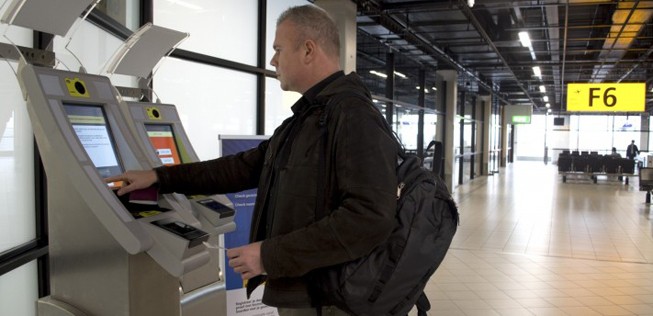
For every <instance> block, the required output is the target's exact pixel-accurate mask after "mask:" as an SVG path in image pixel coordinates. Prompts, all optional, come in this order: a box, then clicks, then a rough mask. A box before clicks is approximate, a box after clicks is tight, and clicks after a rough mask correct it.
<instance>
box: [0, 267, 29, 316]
mask: <svg viewBox="0 0 653 316" xmlns="http://www.w3.org/2000/svg"><path fill="white" fill-rule="evenodd" d="M36 276H37V264H36V261H32V262H30V263H27V264H24V265H22V266H20V267H18V268H16V269H14V270H12V271H11V272H9V273H6V274H3V275H0V315H36V303H35V302H36V300H37V299H38V283H37V280H36Z"/></svg>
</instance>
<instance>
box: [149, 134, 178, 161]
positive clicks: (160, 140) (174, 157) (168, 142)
mask: <svg viewBox="0 0 653 316" xmlns="http://www.w3.org/2000/svg"><path fill="white" fill-rule="evenodd" d="M150 142H151V143H152V146H153V147H154V149H156V152H157V155H158V156H159V158H160V159H161V161H162V162H163V164H164V165H177V164H179V163H181V159H179V153H178V152H177V145H176V144H175V139H174V137H172V136H163V137H159V136H150Z"/></svg>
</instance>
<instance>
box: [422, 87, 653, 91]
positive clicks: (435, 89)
mask: <svg viewBox="0 0 653 316" xmlns="http://www.w3.org/2000/svg"><path fill="white" fill-rule="evenodd" d="M431 89H433V91H438V88H436V87H433V88H431ZM651 92H653V89H651Z"/></svg>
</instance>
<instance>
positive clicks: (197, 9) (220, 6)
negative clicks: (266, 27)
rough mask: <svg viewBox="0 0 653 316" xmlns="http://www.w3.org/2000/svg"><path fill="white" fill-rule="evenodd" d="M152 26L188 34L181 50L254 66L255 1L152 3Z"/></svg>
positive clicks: (171, 0)
mask: <svg viewBox="0 0 653 316" xmlns="http://www.w3.org/2000/svg"><path fill="white" fill-rule="evenodd" d="M275 2H276V1H275ZM154 23H155V24H156V25H160V26H163V27H167V28H171V29H174V30H178V31H181V32H188V33H190V37H189V38H188V39H186V40H185V41H184V42H182V43H181V45H180V46H179V48H181V49H185V50H189V51H193V52H197V53H201V54H205V55H210V56H215V57H219V58H223V59H227V60H232V61H236V62H240V63H243V64H248V65H252V66H256V58H257V56H258V45H257V38H258V1H257V0H240V1H206V0H184V1H177V0H154Z"/></svg>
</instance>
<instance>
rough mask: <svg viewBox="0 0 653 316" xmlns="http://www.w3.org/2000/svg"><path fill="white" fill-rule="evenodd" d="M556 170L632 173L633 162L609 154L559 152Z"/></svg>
mask: <svg viewBox="0 0 653 316" xmlns="http://www.w3.org/2000/svg"><path fill="white" fill-rule="evenodd" d="M558 172H585V173H606V174H634V173H635V163H634V161H633V160H630V159H627V158H619V157H613V156H610V155H605V156H604V155H598V154H592V155H589V154H587V155H573V154H560V156H558Z"/></svg>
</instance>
